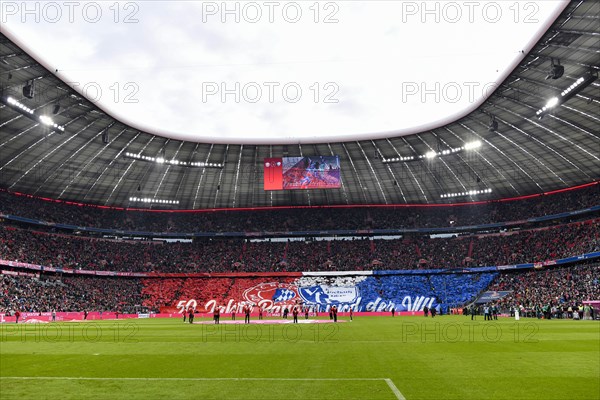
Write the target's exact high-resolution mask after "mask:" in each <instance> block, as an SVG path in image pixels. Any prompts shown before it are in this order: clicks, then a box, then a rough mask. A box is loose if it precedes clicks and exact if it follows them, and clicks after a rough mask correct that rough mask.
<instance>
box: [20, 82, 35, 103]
mask: <svg viewBox="0 0 600 400" xmlns="http://www.w3.org/2000/svg"><path fill="white" fill-rule="evenodd" d="M34 95H35V86H34V84H33V81H29V82H27V85H25V86H23V96H24V97H27V98H28V99H33V96H34Z"/></svg>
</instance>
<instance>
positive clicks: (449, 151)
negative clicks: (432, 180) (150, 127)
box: [221, 140, 481, 166]
mask: <svg viewBox="0 0 600 400" xmlns="http://www.w3.org/2000/svg"><path fill="white" fill-rule="evenodd" d="M478 147H481V142H480V141H479V140H476V141H473V142H468V143H467V144H465V145H464V146H460V147H451V148H449V149H445V150H442V151H440V152H435V151H433V150H430V151H428V152H427V153H425V154H421V155H420V156H404V157H391V158H382V159H381V162H382V163H384V164H389V163H394V162H406V161H415V160H419V159H423V158H426V159H429V160H431V159H433V158H435V157H438V156H447V155H449V154H455V153H458V152H459V151H464V150H472V149H476V148H478ZM221 166H222V165H221Z"/></svg>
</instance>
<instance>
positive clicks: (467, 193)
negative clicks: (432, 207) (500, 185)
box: [440, 188, 492, 199]
mask: <svg viewBox="0 0 600 400" xmlns="http://www.w3.org/2000/svg"><path fill="white" fill-rule="evenodd" d="M489 193H492V189H490V188H486V189H472V190H467V191H465V192H460V193H444V194H442V195H440V197H441V198H442V199H448V198H452V197H466V196H477V195H480V194H489Z"/></svg>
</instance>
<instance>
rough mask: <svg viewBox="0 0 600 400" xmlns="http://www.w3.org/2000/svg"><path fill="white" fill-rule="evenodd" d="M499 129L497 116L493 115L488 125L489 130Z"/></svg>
mask: <svg viewBox="0 0 600 400" xmlns="http://www.w3.org/2000/svg"><path fill="white" fill-rule="evenodd" d="M497 130H498V121H496V117H495V116H493V115H492V118H491V119H490V124H489V125H488V131H490V132H496V131H497Z"/></svg>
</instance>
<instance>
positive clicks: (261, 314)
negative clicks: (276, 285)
mask: <svg viewBox="0 0 600 400" xmlns="http://www.w3.org/2000/svg"><path fill="white" fill-rule="evenodd" d="M262 317H263V308H262V307H258V319H262Z"/></svg>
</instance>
